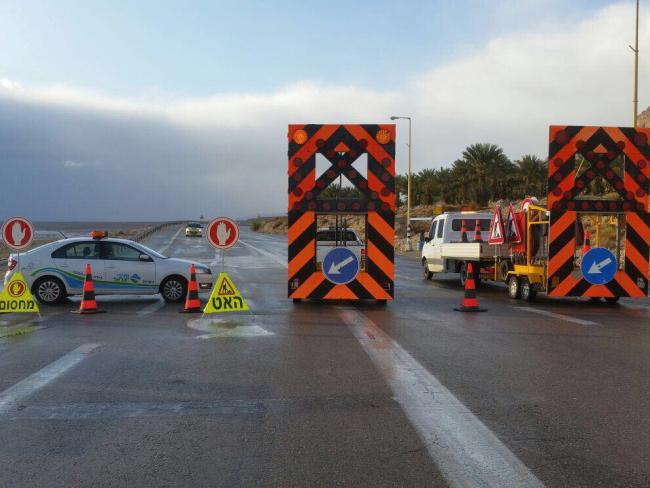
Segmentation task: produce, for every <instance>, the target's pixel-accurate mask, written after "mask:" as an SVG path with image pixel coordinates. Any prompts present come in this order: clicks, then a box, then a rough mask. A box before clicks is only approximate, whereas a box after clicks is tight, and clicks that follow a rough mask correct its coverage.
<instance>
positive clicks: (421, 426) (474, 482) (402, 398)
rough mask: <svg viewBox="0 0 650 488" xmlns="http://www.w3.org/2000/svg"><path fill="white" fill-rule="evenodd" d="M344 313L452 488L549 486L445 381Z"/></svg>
mask: <svg viewBox="0 0 650 488" xmlns="http://www.w3.org/2000/svg"><path fill="white" fill-rule="evenodd" d="M339 314H340V316H341V318H342V319H343V321H344V322H345V323H346V324H347V326H348V327H349V329H350V330H351V331H352V334H353V335H354V336H355V337H356V339H357V340H358V341H359V343H360V344H361V346H362V347H363V349H364V350H365V351H366V353H367V354H368V356H370V359H372V361H373V362H374V363H375V365H376V366H377V368H378V369H379V371H380V372H381V374H382V375H383V376H384V378H385V379H386V382H387V383H388V385H389V386H390V388H391V390H392V391H393V393H394V395H395V399H396V400H397V402H399V404H400V405H401V406H402V409H403V410H404V412H405V413H406V415H407V417H408V418H409V420H410V421H411V423H412V424H413V426H414V427H415V428H416V429H417V431H418V432H419V434H420V436H421V437H422V440H423V442H424V443H425V445H426V447H427V450H428V452H429V455H430V456H431V458H432V459H433V460H434V462H435V463H436V465H437V466H438V468H439V469H440V471H441V473H442V474H443V476H444V477H445V479H446V480H447V482H448V483H449V485H450V486H452V487H470V486H471V487H474V486H482V487H517V488H518V487H522V486H525V487H527V488H533V487H543V486H544V485H543V484H542V482H541V481H540V480H539V479H537V478H536V477H535V475H533V473H532V472H531V471H530V470H529V469H528V468H527V467H526V466H525V465H524V464H523V463H522V462H521V461H520V460H519V459H518V458H517V457H516V456H515V455H514V454H513V453H512V452H511V451H510V450H509V449H508V448H507V447H506V446H505V444H503V443H502V442H501V441H500V440H499V439H498V438H497V436H496V435H494V434H493V433H492V432H491V431H490V430H489V429H488V428H487V427H486V426H485V425H483V423H482V422H481V421H480V420H479V419H478V418H476V416H474V414H473V413H472V412H470V411H469V410H468V409H467V407H465V406H464V405H463V404H462V403H461V402H460V401H459V400H458V399H457V398H456V397H455V396H454V395H453V394H452V393H451V392H450V391H449V390H447V388H445V387H444V386H443V385H442V383H440V382H439V381H438V379H436V377H435V376H433V375H432V374H431V373H429V372H428V371H427V370H426V369H425V368H424V367H423V366H422V365H421V364H420V363H419V362H418V361H417V360H415V359H414V358H413V357H412V356H411V355H410V354H409V353H408V352H406V351H405V350H404V349H403V348H402V347H401V346H400V345H399V344H398V343H397V342H395V341H394V340H392V339H391V338H390V337H389V336H388V335H387V334H386V333H385V332H384V331H383V330H381V329H380V328H379V327H378V326H377V325H376V324H375V323H374V322H373V321H372V320H370V319H369V318H368V317H366V316H365V315H364V314H362V313H361V312H359V311H357V310H354V309H349V308H345V309H339Z"/></svg>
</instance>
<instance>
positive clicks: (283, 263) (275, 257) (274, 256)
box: [239, 239, 288, 268]
mask: <svg viewBox="0 0 650 488" xmlns="http://www.w3.org/2000/svg"><path fill="white" fill-rule="evenodd" d="M239 242H241V243H242V244H243V245H244V246H247V247H250V248H251V249H254V250H256V251H257V252H259V253H260V254H263V255H264V256H266V257H268V258H271V259H272V260H273V261H275V262H276V263H278V264H280V265H281V266H284V267H285V268H287V267H288V265H287V260H286V258H281V257H280V256H278V255H277V254H274V253H272V252H269V251H267V250H266V249H260V248H259V247H256V246H253V245H252V244H249V243H248V242H244V241H242V240H241V239H240V240H239Z"/></svg>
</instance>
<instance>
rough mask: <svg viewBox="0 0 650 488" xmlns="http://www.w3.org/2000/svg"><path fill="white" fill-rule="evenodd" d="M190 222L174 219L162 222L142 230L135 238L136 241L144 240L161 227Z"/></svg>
mask: <svg viewBox="0 0 650 488" xmlns="http://www.w3.org/2000/svg"><path fill="white" fill-rule="evenodd" d="M187 222H189V221H188V220H173V221H169V222H161V223H160V224H157V225H154V226H153V227H149V228H148V229H145V230H143V231H142V232H140V233H139V234H138V235H136V236H135V237H134V238H133V240H134V241H135V242H142V241H143V240H144V239H146V238H147V237H149V236H150V235H152V234H154V233H155V232H158V231H159V230H161V229H166V228H167V227H171V226H174V225H181V224H186V223H187Z"/></svg>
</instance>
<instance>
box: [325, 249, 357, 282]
mask: <svg viewBox="0 0 650 488" xmlns="http://www.w3.org/2000/svg"><path fill="white" fill-rule="evenodd" d="M323 274H324V275H325V278H327V279H328V280H329V281H331V282H332V283H335V284H337V285H345V284H346V283H350V282H351V281H352V280H354V279H355V278H356V277H357V275H358V274H359V260H358V259H357V256H356V254H354V252H353V251H351V250H350V249H349V248H347V247H335V248H334V249H332V250H331V251H330V252H328V253H327V255H326V256H325V259H323Z"/></svg>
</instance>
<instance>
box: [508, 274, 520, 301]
mask: <svg viewBox="0 0 650 488" xmlns="http://www.w3.org/2000/svg"><path fill="white" fill-rule="evenodd" d="M508 296H509V297H510V298H512V299H515V300H516V299H517V298H521V287H520V286H519V278H517V277H516V276H511V277H510V279H509V280H508Z"/></svg>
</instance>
